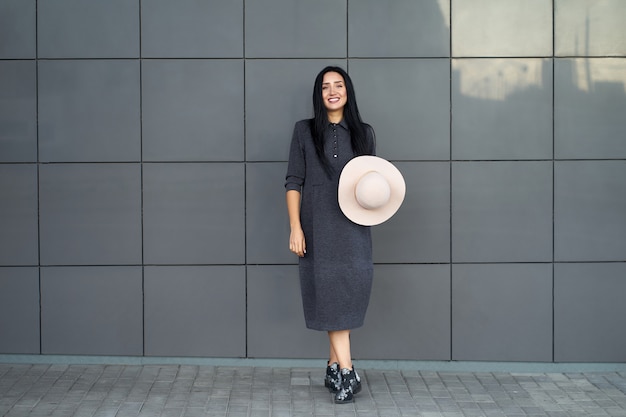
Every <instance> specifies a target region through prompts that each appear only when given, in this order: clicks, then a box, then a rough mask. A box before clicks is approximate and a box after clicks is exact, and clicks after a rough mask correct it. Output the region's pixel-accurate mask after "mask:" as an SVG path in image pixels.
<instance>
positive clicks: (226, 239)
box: [143, 163, 245, 264]
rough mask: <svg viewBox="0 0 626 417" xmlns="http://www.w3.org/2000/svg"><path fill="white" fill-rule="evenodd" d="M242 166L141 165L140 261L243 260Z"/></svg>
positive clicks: (215, 262)
mask: <svg viewBox="0 0 626 417" xmlns="http://www.w3.org/2000/svg"><path fill="white" fill-rule="evenodd" d="M244 181H245V178H244V167H243V165H242V164H229V163H211V164H193V163H184V164H183V163H181V164H156V163H155V164H144V167H143V184H144V185H143V201H144V205H143V213H144V217H143V223H144V234H143V241H144V261H145V262H146V263H147V264H211V263H214V264H242V263H244V262H245V257H244V248H245V246H244V239H245V238H244V234H245V229H244V185H245V183H244Z"/></svg>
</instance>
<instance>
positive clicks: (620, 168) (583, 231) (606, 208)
mask: <svg viewBox="0 0 626 417" xmlns="http://www.w3.org/2000/svg"><path fill="white" fill-rule="evenodd" d="M554 173H555V174H554V176H555V179H554V183H555V190H554V258H555V260H556V261H624V254H626V222H625V221H624V215H625V213H626V161H558V162H556V163H555V168H554Z"/></svg>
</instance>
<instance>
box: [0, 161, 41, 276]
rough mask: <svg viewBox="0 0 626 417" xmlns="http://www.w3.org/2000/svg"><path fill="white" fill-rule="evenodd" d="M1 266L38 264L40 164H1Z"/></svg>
mask: <svg viewBox="0 0 626 417" xmlns="http://www.w3.org/2000/svg"><path fill="white" fill-rule="evenodd" d="M0 196H1V197H0V265H37V264H38V262H39V248H38V226H37V211H38V205H37V166H36V165H34V164H19V165H18V164H16V165H13V164H11V165H8V164H6V165H5V164H0Z"/></svg>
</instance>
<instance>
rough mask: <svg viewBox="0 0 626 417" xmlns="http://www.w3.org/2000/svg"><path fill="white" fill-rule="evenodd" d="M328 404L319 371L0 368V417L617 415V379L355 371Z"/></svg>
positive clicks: (620, 402) (624, 394)
mask: <svg viewBox="0 0 626 417" xmlns="http://www.w3.org/2000/svg"><path fill="white" fill-rule="evenodd" d="M359 373H360V375H361V378H362V381H363V390H362V392H361V393H360V394H359V395H358V396H357V397H356V402H354V403H352V404H340V405H336V404H334V401H333V396H332V395H331V394H329V393H328V391H327V390H326V388H325V387H324V386H323V375H324V373H323V368H322V369H309V368H291V369H289V368H265V367H226V366H225V367H219V366H217V367H216V366H195V365H181V366H177V365H163V366H160V365H145V366H140V365H45V364H33V365H28V364H0V415H2V416H6V417H11V416H26V415H28V416H35V417H36V416H63V417H65V416H69V415H73V416H77V417H95V416H98V417H106V416H116V417H143V416H150V417H153V416H164V417H194V416H216V417H217V416H233V417H238V416H246V417H261V416H263V417H265V416H268V417H271V416H289V417H293V416H311V415H316V416H335V417H337V416H339V417H340V416H350V417H370V416H380V417H386V416H388V417H396V416H418V415H419V416H425V417H428V416H430V417H435V416H437V417H442V416H443V417H465V416H467V417H473V416H476V417H478V416H481V417H492V416H493V417H496V416H507V417H515V416H520V417H522V416H523V417H529V416H549V417H565V416H568V417H572V416H574V417H575V416H598V417H600V416H601V417H607V416H615V417H626V373H624V372H601V373H520V372H518V373H504V372H497V373H489V372H480V373H471V372H432V371H415V370H411V371H400V370H389V371H384V370H367V369H359Z"/></svg>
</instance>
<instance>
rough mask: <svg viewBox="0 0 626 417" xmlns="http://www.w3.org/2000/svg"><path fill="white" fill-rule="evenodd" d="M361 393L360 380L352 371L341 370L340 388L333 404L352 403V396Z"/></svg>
mask: <svg viewBox="0 0 626 417" xmlns="http://www.w3.org/2000/svg"><path fill="white" fill-rule="evenodd" d="M359 391H361V378H360V377H359V374H357V373H356V371H355V370H354V369H348V368H343V369H342V370H341V388H340V389H339V391H337V394H335V403H337V404H344V403H351V402H352V401H354V395H355V394H357V393H358V392H359Z"/></svg>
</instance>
